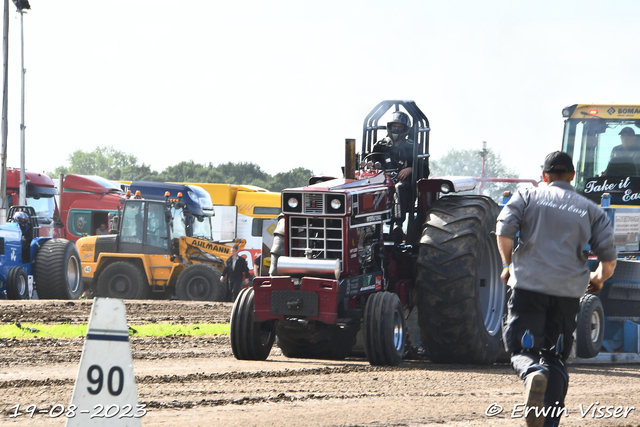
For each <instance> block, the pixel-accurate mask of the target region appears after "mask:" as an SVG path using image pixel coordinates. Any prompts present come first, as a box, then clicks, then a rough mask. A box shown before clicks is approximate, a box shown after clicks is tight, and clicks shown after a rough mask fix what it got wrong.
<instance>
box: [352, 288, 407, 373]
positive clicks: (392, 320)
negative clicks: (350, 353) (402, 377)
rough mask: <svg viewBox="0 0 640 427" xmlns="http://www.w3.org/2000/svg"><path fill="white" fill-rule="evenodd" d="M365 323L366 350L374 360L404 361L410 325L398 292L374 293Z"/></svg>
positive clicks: (381, 363)
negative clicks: (407, 322) (408, 325)
mask: <svg viewBox="0 0 640 427" xmlns="http://www.w3.org/2000/svg"><path fill="white" fill-rule="evenodd" d="M363 327H364V352H365V354H366V355H367V359H368V360H369V363H370V364H372V365H378V366H384V365H388V366H397V365H399V364H400V362H402V355H403V353H404V347H405V342H406V334H405V332H406V327H405V320H404V313H403V311H402V304H401V303H400V298H398V295H396V294H392V293H390V292H378V293H375V294H373V295H371V296H370V297H369V299H368V300H367V305H366V306H365V309H364V319H363Z"/></svg>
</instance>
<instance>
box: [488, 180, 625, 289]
mask: <svg viewBox="0 0 640 427" xmlns="http://www.w3.org/2000/svg"><path fill="white" fill-rule="evenodd" d="M518 232H520V235H519V236H518V245H517V247H516V249H515V251H514V253H513V267H512V268H511V278H510V279H509V286H512V287H514V288H518V289H526V290H530V291H534V292H539V293H542V294H547V295H554V296H559V297H573V298H580V297H582V295H584V293H585V291H586V290H587V286H588V285H589V267H588V264H587V258H585V256H584V254H583V250H584V249H585V247H586V245H587V243H588V244H589V245H591V250H592V251H593V252H594V253H595V254H596V255H597V256H598V259H599V260H600V261H613V260H614V259H616V256H617V253H616V248H615V246H614V240H613V228H612V227H611V221H609V218H608V217H607V215H606V213H605V212H604V211H603V210H602V209H601V208H600V207H598V206H597V205H596V204H595V203H593V202H592V201H591V200H588V199H587V198H585V197H582V196H581V195H579V194H577V193H576V192H575V190H574V189H573V187H572V186H571V184H569V183H567V182H564V181H555V182H553V183H551V184H549V185H548V186H546V187H538V188H531V189H527V190H525V191H522V192H520V191H518V192H516V194H514V195H513V197H512V198H511V200H509V202H508V203H507V204H506V205H505V207H504V208H503V209H502V212H500V215H498V224H497V226H496V234H498V235H499V236H505V237H508V238H510V239H515V238H516V234H517V233H518Z"/></svg>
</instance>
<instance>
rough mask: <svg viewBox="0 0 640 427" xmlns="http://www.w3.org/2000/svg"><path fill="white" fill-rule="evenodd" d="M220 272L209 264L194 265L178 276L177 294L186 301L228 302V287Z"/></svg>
mask: <svg viewBox="0 0 640 427" xmlns="http://www.w3.org/2000/svg"><path fill="white" fill-rule="evenodd" d="M220 276H222V274H221V273H220V270H218V269H217V268H215V267H214V266H212V265H208V264H194V265H190V266H189V267H187V268H186V269H185V270H184V271H183V272H182V273H180V275H179V276H178V282H177V283H176V294H177V296H178V299H180V300H186V301H226V296H227V292H226V286H225V285H224V284H223V283H222V282H220Z"/></svg>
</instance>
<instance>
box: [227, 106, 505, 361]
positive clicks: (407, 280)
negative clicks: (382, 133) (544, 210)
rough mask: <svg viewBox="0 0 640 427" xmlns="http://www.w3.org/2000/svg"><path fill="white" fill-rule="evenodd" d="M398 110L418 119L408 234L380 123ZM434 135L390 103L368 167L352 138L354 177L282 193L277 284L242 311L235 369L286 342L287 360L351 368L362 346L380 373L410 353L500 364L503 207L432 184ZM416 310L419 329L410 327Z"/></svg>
mask: <svg viewBox="0 0 640 427" xmlns="http://www.w3.org/2000/svg"><path fill="white" fill-rule="evenodd" d="M397 111H402V112H405V113H407V114H408V115H409V116H410V117H411V123H410V130H409V134H408V137H409V139H410V140H411V141H413V143H412V148H413V168H412V177H411V179H410V180H409V182H410V183H411V184H410V185H411V194H412V195H413V197H414V198H413V201H414V202H413V203H411V205H410V208H409V209H408V218H409V221H408V224H407V227H406V228H405V229H404V232H403V233H401V234H400V235H398V233H395V232H394V231H397V230H394V227H393V226H394V223H396V224H397V222H398V214H397V212H398V211H399V209H397V207H398V203H399V202H398V197H397V196H396V189H395V185H394V184H395V183H394V179H393V177H394V171H392V170H389V169H386V170H385V168H384V167H383V166H382V165H385V164H389V162H388V159H385V158H384V154H380V153H374V152H373V146H374V144H375V143H376V141H377V140H378V138H377V131H378V130H382V129H386V128H387V127H386V126H384V125H382V126H379V125H378V122H379V120H381V119H383V118H384V117H389V115H390V114H393V113H394V112H397ZM429 130H430V129H429V122H428V121H427V118H426V116H425V115H424V114H423V113H422V111H420V109H419V108H418V107H417V106H416V104H415V103H414V102H413V101H397V100H395V101H383V102H381V103H380V104H378V105H377V106H376V107H375V108H374V109H373V110H372V111H371V113H369V115H368V116H367V117H366V119H365V122H364V130H363V138H362V151H361V156H362V160H363V161H362V162H357V161H356V155H355V149H354V148H355V141H354V140H347V147H348V149H347V155H346V166H345V170H344V174H345V175H344V178H338V179H334V178H328V177H322V178H317V177H316V178H311V179H310V182H309V185H308V186H306V187H302V188H295V189H286V190H283V191H282V215H281V217H280V220H279V222H278V226H277V229H276V230H275V234H276V235H275V239H274V247H273V248H272V250H271V253H272V256H271V276H269V277H256V278H255V279H254V281H253V284H252V285H251V286H248V287H246V288H244V289H243V290H242V291H241V293H240V295H239V296H238V298H237V300H236V302H235V304H234V306H233V310H232V314H231V331H230V337H231V344H232V349H233V353H234V355H235V357H236V358H237V359H246V360H264V359H266V358H267V357H268V355H269V353H270V351H271V347H272V345H273V342H274V340H275V339H276V337H277V340H278V346H279V347H280V349H281V350H282V352H283V354H284V355H285V356H287V357H301V358H328V359H341V358H344V357H345V356H347V355H348V354H350V353H351V352H352V351H353V350H354V348H357V346H356V342H359V343H360V342H361V343H362V346H363V347H364V353H365V354H366V357H367V359H368V360H369V362H370V363H371V364H372V365H398V364H399V363H400V362H401V361H402V359H403V357H404V356H405V354H406V353H408V352H409V350H410V349H411V348H413V349H420V350H421V351H422V350H423V351H424V352H425V353H426V356H427V357H428V358H429V359H431V360H432V361H434V362H447V363H492V362H493V361H495V360H496V358H497V357H498V355H499V354H500V351H501V333H500V331H501V321H502V316H503V313H504V309H505V306H506V298H507V297H506V287H505V286H504V285H503V284H502V283H501V281H500V272H501V270H502V266H501V260H500V256H499V253H498V249H497V246H496V239H495V235H494V230H495V224H496V217H497V215H498V213H499V207H498V205H497V204H496V203H495V202H494V201H493V200H491V199H490V198H488V197H484V196H475V195H474V196H458V195H452V194H453V193H456V192H459V191H465V190H470V189H472V188H474V186H475V180H474V179H473V178H457V179H453V178H452V179H429V178H428V176H429V167H428V160H429V154H428V152H429ZM350 147H351V148H350ZM443 196H445V197H443ZM416 309H417V314H418V316H417V319H418V322H417V323H418V325H419V331H417V330H411V328H418V325H415V326H414V325H412V322H407V319H408V318H409V315H410V313H411V311H412V310H416ZM412 317H413V316H412ZM359 333H360V334H359ZM408 337H412V339H411V342H408V339H407V338H408ZM413 337H420V338H419V339H416V338H413ZM416 341H418V342H416Z"/></svg>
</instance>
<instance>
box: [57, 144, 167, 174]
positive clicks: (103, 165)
mask: <svg viewBox="0 0 640 427" xmlns="http://www.w3.org/2000/svg"><path fill="white" fill-rule="evenodd" d="M68 160H69V165H70V166H69V167H66V166H58V167H57V168H56V169H55V170H54V173H53V175H54V176H58V175H59V174H60V173H64V174H65V175H66V174H70V173H73V174H78V175H99V176H102V177H104V178H107V179H113V180H123V181H127V180H129V181H130V180H133V179H140V178H138V177H139V176H144V177H152V176H153V175H154V174H155V175H157V172H153V171H151V168H150V167H149V166H147V165H145V164H144V163H143V164H142V166H140V165H138V159H137V158H136V156H134V155H133V154H127V153H124V152H122V151H119V150H116V149H114V148H113V147H98V148H96V149H95V150H93V151H89V152H87V151H82V150H76V151H74V152H73V153H71V154H70V155H69V159H68Z"/></svg>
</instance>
